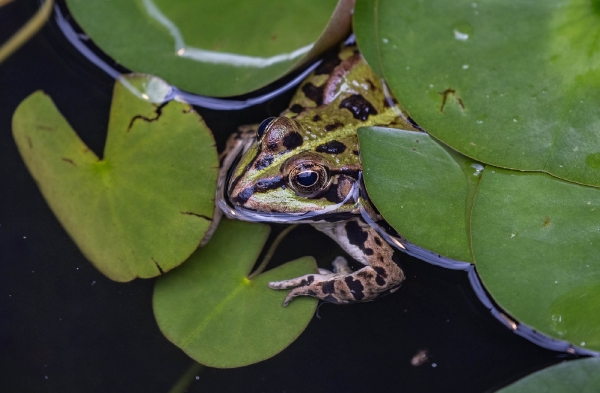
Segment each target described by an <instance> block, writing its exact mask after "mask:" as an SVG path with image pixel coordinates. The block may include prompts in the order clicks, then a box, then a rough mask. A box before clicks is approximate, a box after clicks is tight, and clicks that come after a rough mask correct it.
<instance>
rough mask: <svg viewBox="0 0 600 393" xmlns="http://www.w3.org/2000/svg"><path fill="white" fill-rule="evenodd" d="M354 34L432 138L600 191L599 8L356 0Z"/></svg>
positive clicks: (569, 2) (583, 3) (579, 1)
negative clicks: (599, 109) (599, 188)
mask: <svg viewBox="0 0 600 393" xmlns="http://www.w3.org/2000/svg"><path fill="white" fill-rule="evenodd" d="M354 28H355V32H356V36H357V40H358V44H359V47H360V49H361V51H362V53H363V55H364V56H365V57H366V59H367V60H368V62H369V64H370V65H371V66H373V67H374V69H375V70H377V72H379V73H380V75H381V76H383V77H385V79H386V80H387V82H388V83H389V85H390V88H391V90H392V91H393V92H394V94H395V95H396V97H397V98H398V99H399V100H400V102H401V103H402V104H403V105H404V106H405V108H406V109H407V110H408V112H409V113H410V115H411V117H412V118H414V119H415V120H416V121H417V123H419V124H420V125H421V126H423V127H424V128H425V129H426V130H427V131H428V132H429V133H431V134H432V135H433V136H435V137H436V138H438V139H440V140H442V141H443V142H444V143H446V144H448V145H449V146H451V147H452V148H454V149H456V150H458V151H460V152H461V153H463V154H465V155H467V156H469V157H472V158H474V159H476V160H478V161H482V162H485V163H487V164H492V165H496V166H500V167H505V168H512V169H519V170H532V171H533V170H535V171H546V172H548V173H551V174H554V175H555V176H557V177H560V178H564V179H568V180H571V181H574V182H578V183H582V184H588V185H594V186H600V112H599V111H598V110H597V108H598V103H599V102H600V89H599V88H598V87H599V86H600V40H598V39H597V37H598V34H600V7H599V6H598V2H597V1H590V0H555V1H527V2H524V1H520V0H490V1H473V0H458V1H452V2H450V1H445V0H432V1H425V2H423V1H421V0H407V1H403V2H397V1H393V0H379V1H374V2H373V1H365V0H359V1H357V4H356V10H355V13H354Z"/></svg>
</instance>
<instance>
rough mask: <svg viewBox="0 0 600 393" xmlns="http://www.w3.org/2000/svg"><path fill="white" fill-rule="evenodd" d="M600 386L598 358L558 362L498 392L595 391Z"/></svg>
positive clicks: (587, 392)
mask: <svg viewBox="0 0 600 393" xmlns="http://www.w3.org/2000/svg"><path fill="white" fill-rule="evenodd" d="M598 386H600V359H599V358H588V359H581V360H572V361H568V362H563V363H559V364H557V365H555V366H552V367H548V368H545V369H543V370H541V371H538V372H536V373H533V374H531V375H528V376H527V377H525V378H523V379H520V380H519V381H517V382H515V383H513V384H512V385H509V386H507V387H505V388H504V389H500V390H499V391H498V393H520V392H524V393H537V392H540V393H541V392H544V393H563V392H564V393H568V392H580V393H595V392H597V391H598Z"/></svg>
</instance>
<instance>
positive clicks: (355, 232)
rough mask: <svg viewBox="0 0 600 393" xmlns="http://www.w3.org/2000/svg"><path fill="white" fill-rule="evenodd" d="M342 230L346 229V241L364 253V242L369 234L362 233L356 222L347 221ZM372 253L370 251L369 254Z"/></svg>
mask: <svg viewBox="0 0 600 393" xmlns="http://www.w3.org/2000/svg"><path fill="white" fill-rule="evenodd" d="M344 228H345V229H346V234H347V235H348V241H349V242H350V244H352V245H354V246H357V247H358V248H360V249H361V250H362V251H363V252H364V251H365V242H366V241H367V239H368V238H369V234H368V233H367V232H365V231H363V230H362V228H361V227H360V225H358V223H357V222H356V221H348V222H347V223H346V225H345V226H344ZM369 250H371V249H369ZM372 253H373V250H371V254H372Z"/></svg>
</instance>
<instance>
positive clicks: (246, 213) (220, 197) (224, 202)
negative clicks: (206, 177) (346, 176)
mask: <svg viewBox="0 0 600 393" xmlns="http://www.w3.org/2000/svg"><path fill="white" fill-rule="evenodd" d="M246 150H247V147H246V146H240V147H239V148H238V149H237V151H232V152H230V154H228V156H227V157H225V159H224V160H223V163H222V165H221V169H220V170H219V180H218V184H217V192H216V196H215V204H216V208H217V209H220V210H221V211H222V213H223V214H225V215H226V216H227V217H228V218H232V219H237V220H243V221H252V222H279V223H289V222H297V223H313V222H316V221H322V220H325V219H327V218H331V217H332V216H338V215H340V214H346V215H348V214H349V213H340V212H339V209H340V208H341V207H342V206H343V205H345V204H348V203H352V202H354V203H358V200H359V196H360V189H361V187H360V185H361V184H362V181H361V176H362V173H361V172H359V174H358V181H356V182H354V184H353V185H352V188H351V189H350V192H348V194H347V195H346V197H345V198H344V199H343V200H342V201H341V202H339V203H336V204H335V205H330V206H327V207H325V208H323V209H319V210H315V211H308V212H303V213H282V212H263V211H257V210H253V209H248V208H245V207H241V206H238V205H234V204H233V203H232V202H231V201H230V199H229V195H228V188H229V184H230V181H231V179H232V177H233V172H234V170H235V167H236V166H237V164H238V162H239V161H240V160H241V158H242V156H243V154H244V153H245V152H246Z"/></svg>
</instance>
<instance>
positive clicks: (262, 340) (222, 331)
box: [153, 220, 317, 368]
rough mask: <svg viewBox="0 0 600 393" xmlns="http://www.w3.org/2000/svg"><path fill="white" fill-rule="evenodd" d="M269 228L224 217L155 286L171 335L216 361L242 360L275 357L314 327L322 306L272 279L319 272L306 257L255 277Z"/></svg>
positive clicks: (157, 308)
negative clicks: (291, 295) (273, 284)
mask: <svg viewBox="0 0 600 393" xmlns="http://www.w3.org/2000/svg"><path fill="white" fill-rule="evenodd" d="M268 235H269V227H268V226H267V225H264V224H254V223H247V222H243V221H230V220H224V221H222V222H221V224H220V226H219V228H218V229H217V231H216V233H215V235H214V236H213V238H212V239H211V240H210V242H208V244H207V245H206V246H204V247H202V248H200V249H198V251H196V252H195V253H194V254H193V255H192V256H191V257H190V259H189V260H188V261H187V262H186V263H185V264H184V265H182V266H181V267H179V268H178V269H176V270H174V271H173V272H171V273H169V274H167V275H165V276H163V277H161V278H160V279H159V280H158V281H157V282H156V286H155V288H154V299H153V304H154V315H155V317H156V321H157V322H158V326H159V328H160V330H161V331H162V332H163V334H164V335H165V336H166V337H167V338H168V339H169V340H170V341H171V342H173V343H174V344H175V345H177V346H178V347H179V348H181V349H182V350H183V351H184V352H185V353H187V354H188V355H189V356H190V357H191V358H193V359H194V360H196V361H197V362H199V363H202V364H204V365H207V366H211V367H219V368H229V367H241V366H245V365H248V364H252V363H256V362H259V361H261V360H265V359H268V358H270V357H272V356H275V355H276V354H277V353H279V352H281V351H282V350H283V349H285V348H286V347H287V346H288V345H290V344H291V343H292V342H293V341H294V340H295V339H296V338H297V337H298V336H299V335H300V334H301V333H302V331H303V330H304V329H305V328H306V326H307V325H308V323H309V321H310V320H311V318H312V316H313V314H314V312H315V309H316V305H317V301H316V300H315V299H313V298H307V297H301V298H297V299H294V301H293V302H292V303H290V305H289V306H288V307H286V308H284V307H282V305H281V303H282V302H283V300H284V298H285V296H286V291H275V290H272V289H270V288H269V287H268V286H267V283H268V282H269V281H276V280H283V279H288V278H292V277H298V276H302V275H304V274H308V273H311V272H316V271H317V270H316V263H315V260H314V259H313V258H312V257H305V258H301V259H298V260H296V261H293V262H288V263H287V264H285V265H282V266H279V267H277V268H276V269H273V270H270V271H267V272H266V273H263V274H260V275H259V276H257V277H255V278H251V279H249V278H248V274H249V273H250V270H251V269H252V267H253V266H254V263H255V262H256V259H257V257H258V255H259V254H260V251H261V249H262V247H263V245H264V244H265V242H266V240H267V236H268Z"/></svg>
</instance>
